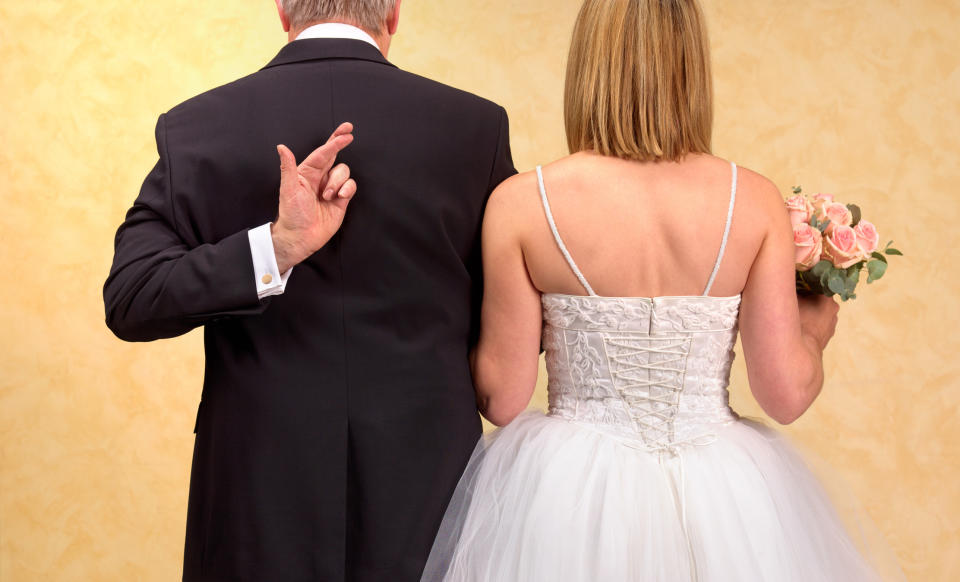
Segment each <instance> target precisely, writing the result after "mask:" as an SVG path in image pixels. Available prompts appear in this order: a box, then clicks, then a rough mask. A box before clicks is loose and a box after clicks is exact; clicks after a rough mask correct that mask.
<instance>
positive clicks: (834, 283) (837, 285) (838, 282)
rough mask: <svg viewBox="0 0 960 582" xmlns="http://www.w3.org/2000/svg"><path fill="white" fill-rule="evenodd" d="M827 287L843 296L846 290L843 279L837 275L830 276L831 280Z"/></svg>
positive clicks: (828, 281)
mask: <svg viewBox="0 0 960 582" xmlns="http://www.w3.org/2000/svg"><path fill="white" fill-rule="evenodd" d="M827 287H828V288H829V289H830V290H831V291H833V292H834V293H836V294H837V295H841V294H842V293H843V292H844V290H845V289H846V285H845V284H844V279H843V277H841V276H840V275H836V274H833V275H830V278H829V279H828V280H827Z"/></svg>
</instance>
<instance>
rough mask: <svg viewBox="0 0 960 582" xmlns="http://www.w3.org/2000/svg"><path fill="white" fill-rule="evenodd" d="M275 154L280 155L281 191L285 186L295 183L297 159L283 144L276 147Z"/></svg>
mask: <svg viewBox="0 0 960 582" xmlns="http://www.w3.org/2000/svg"><path fill="white" fill-rule="evenodd" d="M277 154H279V155H280V189H281V190H283V188H284V186H285V185H287V184H295V183H296V182H297V157H296V156H294V155H293V152H292V151H290V148H288V147H287V146H285V145H283V144H281V145H278V146H277Z"/></svg>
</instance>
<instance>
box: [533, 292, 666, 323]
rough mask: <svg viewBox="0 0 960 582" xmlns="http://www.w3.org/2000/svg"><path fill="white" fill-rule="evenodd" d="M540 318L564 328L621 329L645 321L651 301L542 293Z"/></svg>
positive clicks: (650, 307) (648, 314)
mask: <svg viewBox="0 0 960 582" xmlns="http://www.w3.org/2000/svg"><path fill="white" fill-rule="evenodd" d="M542 304H543V313H544V320H545V321H546V322H547V323H549V324H551V325H554V326H557V327H562V328H566V329H587V330H589V329H597V330H599V329H621V327H622V326H624V325H629V324H630V323H632V322H637V321H641V322H645V321H648V319H649V317H650V313H651V311H652V308H653V303H652V301H651V300H649V299H646V298H643V297H640V298H621V297H586V296H575V295H554V294H548V295H544V296H543V301H542Z"/></svg>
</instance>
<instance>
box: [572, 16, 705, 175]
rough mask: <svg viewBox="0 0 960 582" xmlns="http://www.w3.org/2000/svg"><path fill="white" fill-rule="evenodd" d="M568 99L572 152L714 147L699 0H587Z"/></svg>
mask: <svg viewBox="0 0 960 582" xmlns="http://www.w3.org/2000/svg"><path fill="white" fill-rule="evenodd" d="M563 105H564V107H563V109H564V121H565V125H566V130H567V145H568V146H569V147H570V152H571V153H574V152H578V151H582V150H593V151H595V152H597V153H599V154H602V155H606V156H615V157H618V158H624V159H630V160H642V161H649V160H668V161H676V160H678V159H680V158H682V157H683V156H684V155H686V154H688V153H710V141H711V133H712V126H713V87H712V83H711V79H710V54H709V46H708V40H707V32H706V26H705V24H704V18H703V12H702V11H701V9H700V6H699V4H698V2H697V0H586V1H585V2H584V3H583V7H581V8H580V14H579V16H577V22H576V25H575V26H574V29H573V40H572V41H571V43H570V56H569V59H568V61H567V80H566V89H565V91H564V104H563Z"/></svg>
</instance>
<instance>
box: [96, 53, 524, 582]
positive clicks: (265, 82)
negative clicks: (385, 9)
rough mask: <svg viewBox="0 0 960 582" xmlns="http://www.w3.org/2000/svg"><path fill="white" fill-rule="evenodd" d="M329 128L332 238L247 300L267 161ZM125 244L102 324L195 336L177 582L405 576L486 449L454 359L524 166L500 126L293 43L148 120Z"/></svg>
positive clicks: (269, 171)
mask: <svg viewBox="0 0 960 582" xmlns="http://www.w3.org/2000/svg"><path fill="white" fill-rule="evenodd" d="M342 121H350V122H352V123H353V124H354V126H355V130H354V135H355V138H356V139H355V141H354V143H353V144H352V145H351V146H350V147H349V148H348V149H347V150H345V151H344V153H343V155H342V157H341V160H342V161H344V162H346V163H348V164H349V165H350V167H351V170H352V175H353V177H354V178H355V179H356V181H357V183H358V184H359V192H358V194H357V196H356V199H355V200H353V201H352V202H351V203H350V209H349V211H348V213H347V216H346V219H345V221H344V224H343V226H342V228H341V229H340V232H339V233H338V234H337V235H336V236H335V237H334V238H333V239H332V240H331V241H330V242H329V243H328V244H327V245H325V246H324V248H322V249H321V250H320V251H318V252H317V253H315V254H314V255H313V256H311V257H310V258H309V259H307V260H306V261H305V262H303V263H301V264H300V265H298V266H296V267H295V268H294V270H293V273H292V276H291V278H290V280H289V283H288V284H287V287H286V290H285V292H284V293H283V295H281V296H278V297H273V298H268V299H265V300H263V301H259V300H258V299H257V292H256V288H255V284H254V277H255V272H254V269H253V265H252V260H251V258H250V250H249V246H246V245H247V240H246V230H247V229H249V228H252V227H256V226H258V225H261V224H263V223H265V222H269V221H272V220H274V219H275V218H276V213H277V189H278V184H279V170H278V161H277V157H276V149H275V148H276V145H277V144H278V143H283V144H286V145H287V146H289V147H290V148H291V149H292V150H293V151H294V152H295V153H296V154H297V156H298V158H299V157H302V156H303V155H305V154H306V153H307V152H309V151H310V150H312V149H313V148H314V147H316V146H318V145H320V144H321V143H322V142H323V141H324V140H325V139H326V137H327V136H328V135H329V134H330V133H331V131H332V130H333V129H334V128H335V127H336V126H337V125H338V124H339V123H340V122H342ZM157 136H158V149H159V150H160V156H161V161H160V163H159V164H158V166H157V167H156V168H155V169H154V171H153V172H152V173H151V175H150V176H149V177H148V179H147V181H146V183H145V184H144V189H143V191H142V192H141V195H140V198H138V201H137V203H136V204H135V205H134V208H133V209H131V211H130V213H129V214H128V216H127V221H126V222H125V223H124V225H123V226H122V227H121V229H120V231H119V232H118V235H117V252H116V258H115V262H114V268H113V270H112V272H111V276H110V279H109V280H108V281H107V285H106V287H105V290H104V293H105V300H106V305H107V316H108V323H109V324H110V326H111V328H112V329H113V330H114V331H115V332H116V333H117V334H118V335H120V336H121V337H123V338H125V339H130V340H150V339H157V338H160V337H169V336H173V335H179V334H181V333H184V332H185V331H187V330H189V329H191V328H193V327H196V326H198V325H205V345H206V357H207V364H206V377H205V383H204V391H203V397H202V402H201V406H200V410H199V412H198V417H197V440H196V449H195V455H194V466H193V475H192V480H191V489H190V508H189V512H188V513H189V515H188V523H187V544H186V556H185V564H184V580H186V581H191V582H192V581H200V580H204V581H205V580H217V581H220V580H231V581H233V580H243V581H247V580H250V581H262V580H283V581H290V582H294V581H304V582H306V581H314V580H316V581H319V580H324V581H326V580H344V579H348V580H385V579H389V580H416V579H418V577H419V572H420V568H421V567H422V565H423V560H425V558H426V554H427V552H428V551H429V548H430V544H431V543H432V536H433V534H434V532H435V528H436V526H437V525H439V522H440V519H441V517H442V515H443V509H444V507H445V505H446V501H447V498H448V496H449V494H450V492H451V491H452V490H453V487H454V486H455V485H456V482H457V479H458V478H459V475H460V471H461V470H462V467H463V466H464V464H465V463H466V461H467V458H468V457H469V455H470V453H471V451H472V449H473V446H474V445H475V443H476V440H477V438H478V436H479V434H480V428H479V420H478V417H477V414H476V410H475V405H474V395H473V387H472V382H471V378H470V371H469V367H468V363H467V350H468V346H469V343H470V340H471V338H472V337H473V335H474V334H475V333H476V328H477V326H478V323H479V321H478V317H477V313H478V306H479V299H480V288H481V287H480V273H479V267H480V263H479V244H478V243H479V231H480V223H481V215H482V211H483V206H484V203H485V201H486V198H487V196H488V195H489V194H490V192H491V191H492V189H493V188H494V187H495V186H496V185H497V184H498V183H499V182H501V181H502V180H503V179H505V178H506V177H508V176H509V175H511V174H512V173H513V172H514V170H513V167H512V163H511V160H510V152H509V145H508V144H509V140H508V134H507V125H506V115H505V113H504V111H503V109H502V108H500V107H498V106H496V105H494V104H492V103H490V102H488V101H485V100H482V99H480V98H477V97H475V96H472V95H469V94H467V93H463V92H460V91H457V90H454V89H450V88H448V87H445V86H443V85H440V84H438V83H434V82H432V81H429V80H426V79H423V78H420V77H417V76H415V75H411V74H409V73H405V72H403V71H400V70H398V69H396V68H395V67H393V66H392V65H390V64H389V63H388V62H386V60H385V59H384V58H383V57H382V55H380V53H379V52H378V51H377V50H376V49H375V48H374V47H372V46H370V45H368V44H366V43H364V42H362V41H357V40H330V39H323V40H320V39H313V40H300V41H296V42H293V43H291V44H289V45H287V46H286V47H285V48H284V49H283V50H282V51H281V52H280V54H279V55H278V57H277V58H276V59H274V61H272V62H271V63H270V64H269V65H268V66H267V67H266V68H265V69H263V70H261V71H259V72H257V73H255V74H253V75H251V76H249V77H246V78H244V79H241V80H239V81H237V82H235V83H231V84H229V85H226V86H224V87H221V88H218V89H215V90H213V91H210V92H208V93H205V94H203V95H201V96H199V97H196V98H194V99H191V100H190V101H187V102H186V103H184V104H182V105H180V106H178V107H176V108H174V109H173V110H171V111H170V112H169V113H167V114H165V115H164V116H163V117H162V118H161V120H160V122H159V123H158V129H157Z"/></svg>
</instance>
